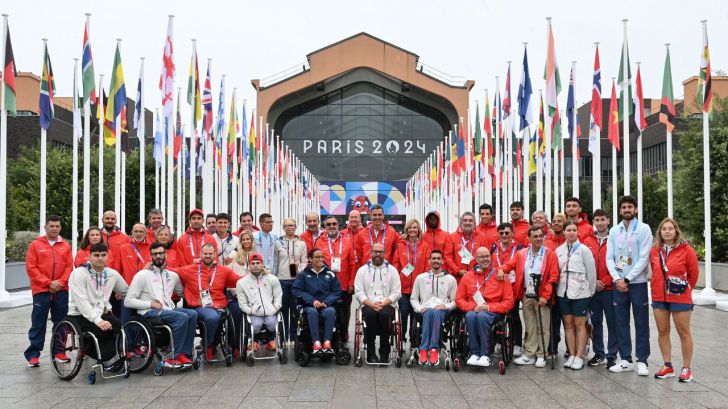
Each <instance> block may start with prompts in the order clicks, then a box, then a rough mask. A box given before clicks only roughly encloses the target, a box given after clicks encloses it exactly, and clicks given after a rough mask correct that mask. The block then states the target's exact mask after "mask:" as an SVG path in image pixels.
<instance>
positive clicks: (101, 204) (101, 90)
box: [84, 74, 106, 233]
mask: <svg viewBox="0 0 728 409" xmlns="http://www.w3.org/2000/svg"><path fill="white" fill-rule="evenodd" d="M98 105H99V115H98V117H99V169H98V176H99V177H98V179H99V195H98V204H99V210H98V213H99V214H98V216H99V221H98V226H103V225H104V118H105V117H106V114H105V111H104V74H99V100H98ZM84 233H85V232H84Z"/></svg>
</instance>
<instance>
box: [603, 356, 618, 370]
mask: <svg viewBox="0 0 728 409" xmlns="http://www.w3.org/2000/svg"><path fill="white" fill-rule="evenodd" d="M616 364H617V360H616V359H614V358H607V363H606V364H605V365H604V367H605V368H606V369H607V370H609V368H611V367H613V366H614V365H616Z"/></svg>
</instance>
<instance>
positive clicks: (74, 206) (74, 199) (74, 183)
mask: <svg viewBox="0 0 728 409" xmlns="http://www.w3.org/2000/svg"><path fill="white" fill-rule="evenodd" d="M77 90H78V58H74V59H73V94H72V95H73V138H72V139H73V148H72V149H73V155H72V158H73V159H72V166H73V171H72V173H71V174H72V177H71V254H72V255H73V257H76V250H77V247H78V246H77V245H76V243H77V242H78V138H79V136H81V135H78V133H77V132H78V129H77V128H76V121H77V120H78V117H77V115H76V114H77V113H78V95H77ZM79 125H80V124H79Z"/></svg>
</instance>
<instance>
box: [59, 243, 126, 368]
mask: <svg viewBox="0 0 728 409" xmlns="http://www.w3.org/2000/svg"><path fill="white" fill-rule="evenodd" d="M108 253H109V249H108V247H106V244H104V243H96V244H94V245H92V246H91V248H90V250H89V264H83V265H81V266H79V267H77V268H76V269H75V270H73V271H72V272H71V276H70V277H69V279H68V288H69V293H68V316H69V317H70V318H73V319H74V320H75V321H76V322H77V323H78V325H79V327H80V331H81V332H90V333H92V334H93V335H94V336H95V337H96V339H97V340H98V342H99V352H100V353H101V356H99V357H95V358H96V359H98V360H101V361H109V360H111V359H112V358H114V356H115V355H117V354H118V352H119V351H117V348H116V343H115V340H116V337H117V336H118V335H119V334H120V333H121V321H120V320H119V318H117V317H116V316H114V314H113V313H112V312H111V303H110V302H109V298H110V297H111V293H112V292H114V293H115V294H116V296H117V297H122V296H123V295H124V294H126V292H127V290H128V288H129V287H128V286H127V285H126V282H125V281H124V278H123V277H122V276H121V274H119V272H118V271H116V270H114V269H112V268H109V267H107V266H106V261H107V257H108ZM89 353H92V354H95V351H93V348H92V349H90V350H89ZM116 362H121V363H123V359H119V360H118V361H116ZM113 368H116V369H121V366H114V367H112V369H113Z"/></svg>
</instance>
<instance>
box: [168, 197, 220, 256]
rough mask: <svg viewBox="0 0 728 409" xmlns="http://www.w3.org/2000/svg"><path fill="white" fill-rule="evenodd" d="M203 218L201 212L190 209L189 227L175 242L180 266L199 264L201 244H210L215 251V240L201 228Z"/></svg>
mask: <svg viewBox="0 0 728 409" xmlns="http://www.w3.org/2000/svg"><path fill="white" fill-rule="evenodd" d="M203 216H204V213H202V210H200V209H192V210H191V211H190V216H189V219H190V227H188V228H187V231H185V232H184V233H183V234H182V235H180V237H179V239H178V240H177V260H178V262H179V264H180V265H181V266H187V265H190V264H196V263H199V262H200V260H201V259H202V255H201V254H202V245H203V244H212V245H213V247H215V251H217V243H215V238H214V237H212V235H211V234H208V233H207V231H205V230H204V229H203V228H202V217H203Z"/></svg>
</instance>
